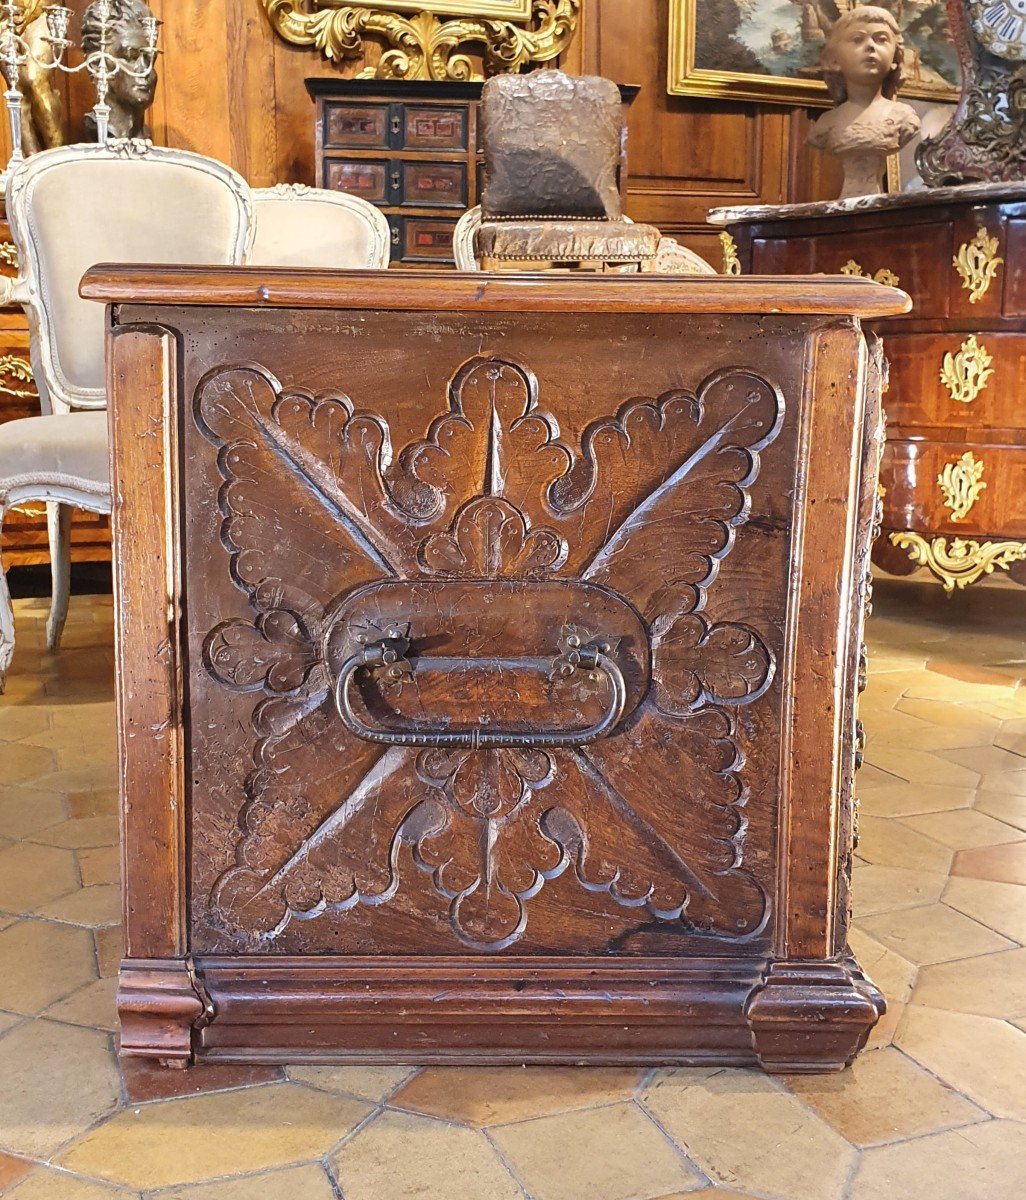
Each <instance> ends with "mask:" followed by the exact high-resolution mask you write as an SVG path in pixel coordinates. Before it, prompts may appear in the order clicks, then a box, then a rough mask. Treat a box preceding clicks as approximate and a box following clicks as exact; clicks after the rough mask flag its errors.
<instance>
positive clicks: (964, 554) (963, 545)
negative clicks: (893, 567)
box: [891, 530, 1026, 593]
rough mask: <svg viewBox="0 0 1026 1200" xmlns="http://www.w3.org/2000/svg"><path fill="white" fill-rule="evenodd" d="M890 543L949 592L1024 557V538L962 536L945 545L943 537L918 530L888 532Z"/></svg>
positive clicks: (1021, 560)
mask: <svg viewBox="0 0 1026 1200" xmlns="http://www.w3.org/2000/svg"><path fill="white" fill-rule="evenodd" d="M891 545H893V546H897V547H898V549H899V550H907V551H908V556H909V558H910V559H911V560H912V561H913V562H914V563H916V564H917V565H918V566H921V567H926V568H927V570H929V571H931V572H932V573H933V574H934V575H935V576H936V577H937V578H938V579H939V580H940V581H941V583H943V584H944V590H945V591H946V592H948V593H951V592H953V591H954V590H955V588H958V590H959V591H961V590H962V589H963V588H967V587H968V586H969V585H970V584H971V583H975V582H976V581H977V580H978V579H982V578H983V576H984V575H991V574H993V572H994V570H995V568H997V567H1000V568H1001V569H1002V570H1004V571H1007V570H1008V568H1009V567H1010V566H1011V565H1012V564H1013V563H1017V562H1023V561H1024V560H1026V542H975V541H970V540H968V539H965V538H952V539H951V545H950V547H949V546H948V539H947V538H946V537H934V538H931V539H930V540H929V541H927V540H926V538H924V537H923V536H922V534H919V533H913V532H912V531H911V530H909V531H908V532H907V533H892V534H891Z"/></svg>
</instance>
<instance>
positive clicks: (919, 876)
mask: <svg viewBox="0 0 1026 1200" xmlns="http://www.w3.org/2000/svg"><path fill="white" fill-rule="evenodd" d="M947 881H948V877H947V875H942V874H940V872H938V871H909V870H906V869H905V868H904V867H875V866H871V865H870V866H861V867H858V868H857V869H856V870H855V874H854V877H853V879H852V885H851V900H852V909H853V911H854V914H855V917H856V918H857V919H858V920H860V921H861V920H863V919H864V918H865V917H869V916H872V915H873V914H874V913H888V912H894V911H895V910H897V909H902V908H919V907H921V906H922V905H924V904H932V903H933V902H935V901H936V900H939V899H940V894H941V892H943V891H944V886H945V884H946V883H947Z"/></svg>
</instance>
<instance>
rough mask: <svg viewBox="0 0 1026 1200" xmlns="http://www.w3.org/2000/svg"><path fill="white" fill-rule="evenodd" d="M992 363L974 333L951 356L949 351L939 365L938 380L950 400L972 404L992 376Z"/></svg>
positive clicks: (985, 349)
mask: <svg viewBox="0 0 1026 1200" xmlns="http://www.w3.org/2000/svg"><path fill="white" fill-rule="evenodd" d="M993 361H994V360H993V358H992V357H991V355H990V354H989V353H988V351H987V347H986V346H984V344H983V343H982V342H980V341H978V340H977V337H976V334H975V333H974V334H972V335H971V336H970V337H968V338H966V340H965V341H964V342H963V343H962V345H961V346H959V348H958V350H957V352H956V353H954V354H952V353H951V351H950V350H949V351H948V352H947V353H946V354H945V355H944V361H943V362H942V363H941V370H940V379H941V383H943V384H944V386H945V387H946V388H947V389H948V393H949V394H950V396H951V399H952V400H957V401H959V402H960V403H961V404H972V402H973V401H974V400H975V399H976V397H977V396H978V395H979V394H980V392H982V391H983V389H984V388H985V387H986V386H987V380H988V379H990V377H991V375H993V374H994V368H993V367H992V366H991V365H990V364H991V363H992V362H993Z"/></svg>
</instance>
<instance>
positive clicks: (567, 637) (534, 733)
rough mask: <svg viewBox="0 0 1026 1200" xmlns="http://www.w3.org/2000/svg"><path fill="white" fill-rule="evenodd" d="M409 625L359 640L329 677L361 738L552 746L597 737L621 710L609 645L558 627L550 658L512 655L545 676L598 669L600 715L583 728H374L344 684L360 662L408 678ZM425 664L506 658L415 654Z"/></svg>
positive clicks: (392, 742)
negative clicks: (603, 701)
mask: <svg viewBox="0 0 1026 1200" xmlns="http://www.w3.org/2000/svg"><path fill="white" fill-rule="evenodd" d="M408 634H409V626H408V625H404V626H392V627H391V628H389V629H388V631H387V632H386V634H385V636H384V637H383V638H380V639H379V640H378V641H375V642H371V643H369V644H368V645H365V646H364V647H363V649H362V650H358V651H356V653H354V654H351V655H350V656H349V658H347V659H346V661H345V662H344V663H343V664H342V666H341V668H340V669H339V673H338V679H337V681H336V683H335V707H336V708H337V709H338V715H339V716H340V717H341V718H342V723H343V724H344V725H345V726H346V728H347V729H349V730H350V731H351V732H352V733H355V734H356V736H357V737H359V738H362V739H363V740H364V741H367V742H381V743H383V744H385V745H388V746H437V747H446V748H466V749H470V750H489V749H497V748H499V747H503V746H516V747H524V748H529V747H542V748H545V747H552V746H584V745H587V744H588V743H589V742H594V741H597V740H598V739H599V738H601V737H604V736H605V735H606V734H607V733H609V732H610V730H612V729H613V728H614V727H615V726H616V725H617V724H618V722H619V721H620V718H621V717H622V716H623V710H624V705H625V704H626V700H627V685H626V683H625V681H624V677H623V672H622V671H621V670H620V668H619V666H617V664H616V663H615V662H614V661H613V659H612V658H610V657H609V656H608V651H609V649H610V646H609V644H608V643H607V642H605V641H603V640H602V639H601V638H592V639H591V640H590V641H588V642H586V643H584V644H581V641H580V638H578V637H577V635H575V634H574V633H572V632H568V631H566V630H564V632H563V636H562V638H561V640H560V643H559V653H558V654H557V655H556V657H555V658H554V659H530V658H528V659H520V660H512V661H513V662H514V663H515V662H519V663H520V664H521V665H524V666H531V667H533V666H534V665H536V664H537V665H538V666H539V667H540V668H544V667H546V666H547V667H548V668H549V677H550V678H553V679H555V678H564V677H569V676H572V675H574V674H575V673H576V672H578V671H584V672H591V671H599V672H601V673H602V674H603V675H604V676H605V678H606V680H607V682H608V684H609V702H608V704H607V705H606V711H605V713H604V714H603V715H602V717H601V718H600V719H599V720H598V721H596V722H595V723H594V724H593V725H589V726H587V727H586V728H585V729H574V730H564V729H556V730H525V729H486V728H485V729H481V728H475V729H468V730H457V731H453V730H450V729H445V728H442V729H411V730H388V729H375V728H373V727H372V726H370V725H367V724H365V723H364V722H363V721H362V720H361V719H360V718H359V717H358V716H357V715H356V712H355V710H354V709H353V704H352V698H351V696H350V684H351V683H352V681H353V679H354V677H355V676H356V673H357V672H358V671H359V670H360V669H361V668H367V669H369V670H370V671H372V672H377V673H379V675H380V676H381V677H382V678H384V679H385V680H386V681H390V682H395V683H401V682H402V681H403V680H404V679H412V678H413V676H414V673H415V670H414V665H413V663H411V662H410V660H409V658H408V657H407V656H408V655H409V652H410V644H411V643H410V638H409V636H408ZM418 661H419V662H421V663H423V664H424V666H425V667H426V668H428V669H431V668H432V667H434V668H436V669H438V670H453V669H455V668H458V667H459V666H461V665H463V666H465V665H467V664H468V663H470V664H473V665H477V666H488V665H490V664H491V663H493V662H494V664H495V666H496V669H497V671H501V670H502V669H504V668H506V667H509V666H510V665H512V664H511V660H509V659H498V658H497V659H487V658H481V659H467V658H441V657H438V658H419V660H418Z"/></svg>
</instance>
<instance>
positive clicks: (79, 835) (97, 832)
mask: <svg viewBox="0 0 1026 1200" xmlns="http://www.w3.org/2000/svg"><path fill="white" fill-rule="evenodd" d="M32 840H33V841H35V842H42V843H44V844H45V845H47V846H64V847H65V848H66V849H68V850H84V849H88V848H91V847H94V846H116V845H117V844H118V821H117V817H112V816H103V817H79V818H77V819H74V820H71V821H62V822H61V824H59V825H51V826H49V828H47V829H43V830H40V832H39V833H36V834H33V836H32Z"/></svg>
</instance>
